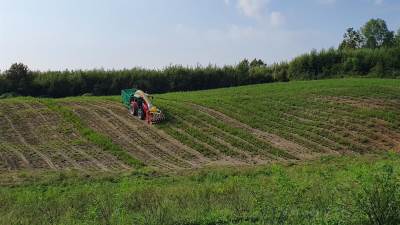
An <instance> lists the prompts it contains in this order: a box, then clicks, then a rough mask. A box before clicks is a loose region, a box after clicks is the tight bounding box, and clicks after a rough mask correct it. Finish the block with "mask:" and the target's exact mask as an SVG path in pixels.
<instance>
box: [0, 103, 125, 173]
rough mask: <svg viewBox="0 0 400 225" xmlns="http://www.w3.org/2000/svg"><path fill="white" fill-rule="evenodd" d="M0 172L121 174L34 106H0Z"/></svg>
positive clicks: (53, 115)
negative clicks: (111, 171)
mask: <svg viewBox="0 0 400 225" xmlns="http://www.w3.org/2000/svg"><path fill="white" fill-rule="evenodd" d="M0 161H1V162H0V170H3V171H18V170H28V169H29V170H36V169H40V170H43V169H46V170H47V169H50V170H71V169H74V170H81V171H91V170H93V171H98V170H104V171H109V170H124V169H129V167H128V166H127V165H125V164H123V163H121V162H120V161H119V160H117V159H116V158H115V157H114V156H112V155H110V154H108V153H106V152H104V151H103V150H102V149H99V148H98V147H97V146H95V145H93V144H92V143H89V142H87V141H86V140H85V139H83V138H82V137H81V136H80V135H79V134H78V132H77V131H76V130H74V128H73V127H72V126H71V125H70V124H66V123H64V122H63V120H62V118H61V117H60V116H59V115H58V114H56V113H54V112H52V111H50V110H49V109H48V108H47V107H46V106H44V105H42V104H40V103H38V102H33V101H32V102H30V101H29V102H28V101H27V102H0Z"/></svg>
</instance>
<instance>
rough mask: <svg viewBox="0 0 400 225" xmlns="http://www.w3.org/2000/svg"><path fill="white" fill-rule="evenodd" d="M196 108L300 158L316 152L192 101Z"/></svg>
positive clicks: (311, 155)
mask: <svg viewBox="0 0 400 225" xmlns="http://www.w3.org/2000/svg"><path fill="white" fill-rule="evenodd" d="M190 105H191V106H192V107H193V108H194V109H197V110H199V111H202V112H204V113H206V114H208V115H210V116H212V117H214V118H216V119H218V120H221V121H223V122H225V123H227V124H229V125H231V126H233V127H236V128H240V129H244V130H245V131H247V132H249V133H251V134H253V135H254V136H256V137H258V138H259V139H260V140H263V141H267V142H268V143H269V144H271V145H272V146H274V147H276V148H278V149H281V150H287V151H288V152H289V153H290V154H293V155H294V156H296V157H299V158H305V159H306V158H313V157H314V156H315V154H313V153H311V151H310V150H309V149H307V148H305V147H303V146H301V145H298V144H297V143H294V142H291V141H289V140H287V139H285V138H282V137H280V136H278V135H275V134H271V133H267V132H265V131H261V130H258V129H255V128H253V127H251V126H249V125H247V124H245V123H242V122H240V121H238V120H236V119H234V118H231V117H229V116H227V115H225V114H223V113H221V112H219V111H217V110H214V109H211V108H207V107H204V106H201V105H198V104H194V103H191V104H190Z"/></svg>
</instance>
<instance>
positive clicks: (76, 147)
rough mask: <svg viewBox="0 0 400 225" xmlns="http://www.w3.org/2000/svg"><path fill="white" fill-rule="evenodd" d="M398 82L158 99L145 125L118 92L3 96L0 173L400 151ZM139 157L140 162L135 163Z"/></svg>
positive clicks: (271, 87) (326, 83) (257, 88)
mask: <svg viewBox="0 0 400 225" xmlns="http://www.w3.org/2000/svg"><path fill="white" fill-rule="evenodd" d="M399 93H400V80H389V79H388V80H383V79H382V80H381V79H342V80H323V81H308V82H290V83H276V84H263V85H250V86H242V87H235V88H225V89H216V90H207V91H198V92H187V93H170V94H163V95H157V96H156V98H155V102H154V103H155V104H156V105H158V106H159V107H160V108H161V109H163V110H164V111H165V112H166V114H167V117H168V121H166V122H165V123H163V124H160V125H156V126H148V125H147V124H145V123H144V122H142V121H139V120H138V119H136V118H133V117H131V116H129V115H128V113H127V110H126V109H125V108H124V107H123V106H122V104H121V103H120V99H119V96H113V97H74V98H66V99H57V100H53V99H35V98H16V99H7V100H0V123H1V124H0V159H1V160H0V170H1V171H2V174H3V175H4V174H7V173H5V171H9V172H16V171H32V170H41V171H42V170H81V171H99V170H102V171H127V170H130V169H131V168H136V167H140V166H141V164H144V165H146V166H151V167H155V168H158V169H162V170H177V169H184V168H198V167H204V166H207V165H252V164H265V163H268V162H276V161H282V162H290V161H297V160H306V159H312V158H315V157H319V156H322V155H340V154H364V153H379V152H383V151H387V150H395V151H400V126H399V125H400V94H399ZM138 161H140V163H135V162H138Z"/></svg>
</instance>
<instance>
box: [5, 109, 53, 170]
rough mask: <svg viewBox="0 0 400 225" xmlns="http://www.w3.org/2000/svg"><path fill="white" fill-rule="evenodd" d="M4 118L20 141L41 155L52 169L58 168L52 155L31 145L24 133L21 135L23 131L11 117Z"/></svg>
mask: <svg viewBox="0 0 400 225" xmlns="http://www.w3.org/2000/svg"><path fill="white" fill-rule="evenodd" d="M4 118H5V119H6V120H7V121H8V123H9V125H10V127H11V128H12V130H13V131H14V133H15V135H16V136H17V138H18V139H19V141H20V142H21V143H22V144H23V145H24V146H25V147H26V148H28V149H30V150H31V151H33V152H35V153H36V154H37V155H39V156H40V157H41V159H42V160H43V161H45V162H46V164H47V165H48V167H50V168H51V169H57V167H56V166H55V165H54V163H53V162H52V161H51V159H50V157H49V156H47V155H46V154H44V153H43V152H41V151H39V150H37V149H36V148H35V147H33V146H32V145H30V144H29V143H28V142H27V141H26V140H25V138H24V135H21V133H20V132H19V131H18V129H17V128H16V127H15V126H14V124H13V122H12V121H11V119H10V118H9V117H8V116H6V115H5V116H4Z"/></svg>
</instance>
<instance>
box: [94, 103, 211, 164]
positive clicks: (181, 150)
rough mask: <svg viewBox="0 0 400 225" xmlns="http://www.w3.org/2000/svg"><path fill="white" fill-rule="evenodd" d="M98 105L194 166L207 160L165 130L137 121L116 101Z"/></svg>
mask: <svg viewBox="0 0 400 225" xmlns="http://www.w3.org/2000/svg"><path fill="white" fill-rule="evenodd" d="M97 107H102V108H103V109H107V110H108V111H109V112H110V113H111V114H112V115H113V116H115V117H117V118H118V119H120V120H121V121H123V122H124V124H128V125H130V126H132V125H135V127H136V129H137V130H138V131H139V132H142V133H144V134H146V135H147V136H148V137H150V138H151V139H152V141H154V142H156V143H160V146H161V147H163V148H164V150H166V151H169V152H172V153H173V155H175V156H177V157H178V158H182V159H185V160H186V161H187V162H188V163H190V164H192V166H196V164H202V163H203V161H204V160H206V159H205V157H204V156H203V155H201V154H200V153H199V152H197V151H194V150H193V149H191V148H189V147H188V146H186V145H183V144H182V143H180V142H179V141H177V140H175V139H174V138H172V137H171V136H169V135H168V134H166V133H165V132H163V131H161V130H158V129H156V128H154V127H153V126H148V125H147V124H145V123H144V122H143V121H136V120H137V119H136V118H132V117H130V116H126V115H128V114H127V110H126V109H125V108H124V107H123V106H120V105H117V104H115V103H114V102H99V103H98V105H97ZM105 107H107V108H105Z"/></svg>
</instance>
